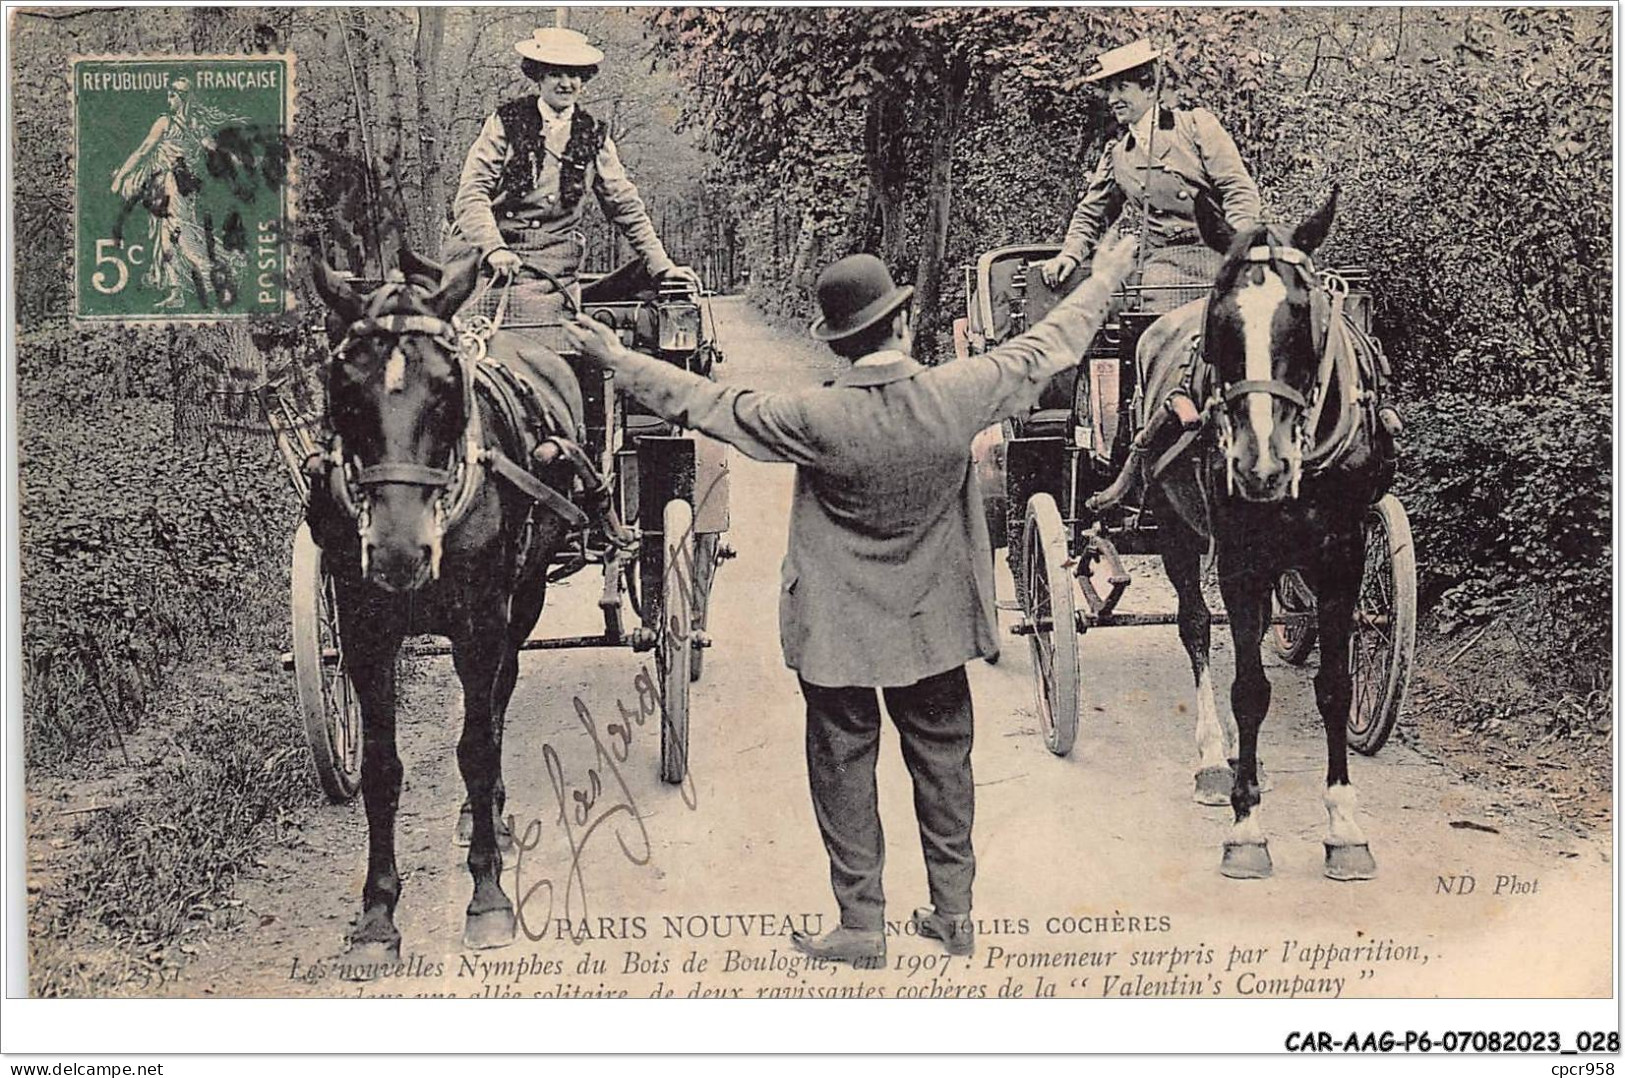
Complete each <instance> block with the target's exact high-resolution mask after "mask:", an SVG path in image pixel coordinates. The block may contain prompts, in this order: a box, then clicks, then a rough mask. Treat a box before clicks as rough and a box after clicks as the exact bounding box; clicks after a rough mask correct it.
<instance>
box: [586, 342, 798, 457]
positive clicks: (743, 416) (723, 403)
mask: <svg viewBox="0 0 1625 1078" xmlns="http://www.w3.org/2000/svg"><path fill="white" fill-rule="evenodd" d="M564 331H565V335H566V336H568V337H569V339H570V343H571V344H572V345H573V346H574V347H575V349H576V351H578V352H580V353H581V354H582V355H583V356H585V357H586V358H587V359H588V360H590V361H591V362H593V363H596V364H597V365H598V366H600V367H604V368H606V369H608V370H610V371H613V372H614V374H615V385H616V388H617V389H620V390H622V391H623V392H625V393H627V394H629V395H631V396H632V397H633V398H634V399H636V400H637V401H638V402H639V403H641V404H642V405H643V406H644V407H646V408H648V409H649V410H650V411H652V412H654V413H655V414H656V415H658V416H660V417H661V418H662V419H666V420H669V421H670V422H673V423H676V424H679V425H680V426H683V427H685V428H687V429H689V430H697V431H699V432H700V433H702V434H707V435H709V436H711V437H712V438H715V439H717V440H718V441H721V442H727V443H728V444H729V445H731V446H733V447H734V448H736V449H738V450H739V451H740V452H741V453H744V454H745V455H746V456H749V457H753V458H754V459H756V460H765V461H781V462H785V463H789V464H807V463H810V462H811V461H812V460H813V459H814V458H815V457H816V455H817V454H816V451H815V449H814V447H813V445H812V443H811V439H810V438H809V437H808V435H807V432H806V419H805V414H804V412H803V409H802V406H801V398H800V396H799V395H798V394H795V393H774V392H765V391H762V390H753V389H740V388H738V387H736V386H719V385H717V384H716V383H715V382H713V381H711V380H710V379H709V378H702V377H700V376H699V375H697V374H693V373H691V372H689V371H685V370H682V369H681V368H678V367H674V366H672V365H671V364H670V363H666V362H663V361H661V360H658V359H652V358H650V357H649V356H645V355H642V354H641V353H638V352H634V351H632V350H631V349H630V348H627V347H626V346H625V345H623V344H621V342H620V339H619V338H617V337H616V336H615V332H614V331H613V330H611V329H610V328H609V327H608V326H606V325H604V324H603V323H602V322H598V321H594V320H593V319H591V318H588V317H586V316H585V315H577V316H576V319H575V321H573V322H566V323H565V324H564Z"/></svg>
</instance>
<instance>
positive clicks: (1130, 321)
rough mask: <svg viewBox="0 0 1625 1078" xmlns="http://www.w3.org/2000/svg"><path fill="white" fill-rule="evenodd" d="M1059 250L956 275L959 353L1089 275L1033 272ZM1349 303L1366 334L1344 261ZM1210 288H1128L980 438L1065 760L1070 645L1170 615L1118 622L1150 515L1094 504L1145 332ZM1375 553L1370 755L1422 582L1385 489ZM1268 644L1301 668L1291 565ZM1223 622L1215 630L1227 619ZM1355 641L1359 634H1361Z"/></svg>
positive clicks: (1360, 702) (1153, 530) (981, 261)
mask: <svg viewBox="0 0 1625 1078" xmlns="http://www.w3.org/2000/svg"><path fill="white" fill-rule="evenodd" d="M1059 251H1060V248H1059V246H1057V245H1054V244H1049V245H1044V244H1017V245H1011V246H1004V247H997V248H994V249H992V250H989V251H987V252H985V253H984V254H982V255H981V256H980V257H979V258H978V259H977V260H976V262H975V263H974V264H973V265H967V266H965V267H964V271H963V272H964V289H965V298H966V312H965V316H964V317H963V318H960V319H958V320H957V321H956V322H955V325H954V345H955V351H956V353H957V354H958V355H960V356H962V357H963V356H969V355H977V354H980V353H983V352H986V351H989V350H991V349H993V348H995V347H997V346H998V345H1000V344H1002V343H1003V342H1005V341H1008V340H1010V339H1011V338H1013V337H1015V336H1017V335H1019V334H1020V333H1022V332H1024V331H1026V330H1027V329H1028V328H1030V327H1032V326H1034V325H1036V324H1037V323H1038V322H1039V321H1040V320H1042V319H1043V317H1044V316H1045V315H1046V314H1048V313H1049V311H1050V310H1051V309H1052V308H1053V307H1054V306H1055V305H1056V304H1057V303H1058V302H1060V301H1061V300H1062V299H1063V298H1065V296H1066V295H1067V294H1068V293H1070V292H1071V291H1072V290H1073V289H1075V288H1077V287H1078V286H1079V285H1081V284H1082V283H1083V281H1084V280H1086V279H1087V274H1086V273H1084V272H1075V273H1074V274H1073V277H1072V279H1071V280H1070V281H1069V282H1068V283H1067V284H1066V285H1064V286H1063V287H1062V288H1061V289H1059V290H1057V289H1052V288H1050V287H1049V286H1047V285H1046V284H1045V283H1044V281H1043V278H1042V276H1041V275H1040V273H1039V268H1038V267H1039V263H1041V262H1043V261H1045V260H1047V259H1049V258H1051V257H1053V256H1054V255H1056V254H1057V253H1059ZM1337 275H1338V276H1339V277H1341V278H1342V279H1343V280H1344V281H1346V282H1347V283H1348V285H1349V291H1348V295H1347V297H1346V300H1345V306H1344V310H1345V313H1346V314H1347V315H1348V317H1349V318H1350V319H1351V320H1352V321H1353V322H1354V324H1355V325H1356V326H1357V327H1358V328H1359V329H1360V330H1361V331H1363V332H1364V333H1367V334H1369V333H1370V332H1371V308H1372V303H1371V282H1370V275H1369V273H1368V272H1367V271H1365V270H1363V269H1360V268H1346V269H1340V270H1339V271H1337ZM1207 294H1208V289H1207V288H1206V287H1205V286H1197V287H1193V286H1184V285H1181V286H1143V285H1139V284H1136V283H1133V282H1132V279H1131V282H1130V283H1127V284H1125V285H1123V286H1121V287H1120V288H1119V290H1118V292H1117V294H1116V295H1115V296H1114V298H1113V301H1112V304H1111V306H1110V308H1109V310H1108V316H1107V320H1106V322H1105V324H1104V325H1103V326H1102V327H1101V329H1100V331H1099V333H1097V334H1096V336H1095V338H1094V340H1093V341H1092V342H1091V343H1090V345H1089V346H1088V348H1087V350H1086V351H1085V352H1084V354H1083V356H1082V357H1081V358H1080V360H1079V362H1078V364H1077V365H1076V366H1074V367H1072V368H1069V369H1068V370H1066V371H1063V372H1062V373H1060V374H1058V375H1056V376H1055V377H1054V378H1053V379H1051V380H1050V382H1049V384H1048V385H1046V386H1045V387H1044V389H1043V391H1042V393H1041V394H1040V397H1039V400H1038V402H1037V404H1036V406H1035V407H1034V408H1033V409H1032V410H1030V411H1029V412H1028V413H1027V414H1026V415H1024V416H1018V417H1015V418H1012V419H1007V420H1005V421H1004V422H1003V423H1002V424H1000V425H999V426H998V427H992V428H989V429H987V430H985V431H983V432H982V433H981V434H980V435H978V436H977V438H976V440H975V441H974V442H973V444H972V447H971V454H972V460H973V464H974V467H975V471H976V474H977V476H978V479H979V481H980V487H981V492H982V500H983V508H984V512H985V514H986V517H987V522H988V534H989V536H990V538H991V539H992V542H993V545H994V547H995V548H999V547H1004V548H1007V558H1008V561H1009V565H1010V571H1011V577H1012V579H1013V581H1014V584H1015V592H1016V594H1015V598H1014V600H1013V601H1008V600H1007V601H1002V602H1000V604H999V607H1000V609H1001V610H1009V611H1014V612H1019V614H1020V615H1021V617H1020V620H1019V621H1018V622H1017V623H1016V625H1015V626H1014V629H1013V631H1014V632H1015V633H1016V634H1017V635H1021V636H1026V637H1027V638H1028V640H1029V642H1030V644H1031V649H1032V653H1033V673H1034V690H1035V706H1036V709H1037V711H1038V713H1039V717H1040V720H1041V722H1040V725H1041V727H1042V730H1043V735H1044V739H1045V742H1046V744H1047V745H1048V747H1049V748H1050V750H1051V751H1052V752H1055V753H1056V754H1057V755H1066V754H1067V753H1068V752H1070V751H1071V748H1072V745H1073V742H1074V739H1075V738H1076V735H1077V722H1078V714H1079V705H1078V694H1079V691H1080V688H1081V686H1080V673H1081V671H1080V667H1079V659H1078V648H1079V644H1078V642H1079V640H1080V639H1081V638H1082V636H1083V635H1084V634H1085V633H1086V632H1087V631H1088V630H1090V629H1094V628H1101V627H1110V626H1127V625H1151V624H1172V623H1173V622H1174V620H1175V619H1174V616H1173V615H1171V614H1152V613H1124V612H1121V611H1119V610H1118V609H1117V604H1118V601H1119V599H1120V598H1121V597H1122V596H1123V594H1124V592H1125V590H1126V589H1127V587H1128V585H1129V583H1130V581H1131V579H1132V578H1131V576H1130V573H1129V572H1128V570H1127V569H1126V568H1125V565H1124V563H1123V561H1122V560H1121V557H1122V556H1123V555H1132V554H1153V553H1157V552H1158V543H1157V522H1156V520H1155V518H1154V515H1153V513H1152V512H1151V511H1150V509H1149V508H1148V507H1147V506H1146V505H1145V503H1144V499H1125V500H1123V501H1122V502H1120V503H1118V504H1116V505H1114V506H1112V507H1110V508H1107V509H1105V510H1103V511H1100V512H1092V511H1090V510H1089V508H1088V507H1087V503H1088V500H1089V498H1090V497H1091V496H1093V495H1094V494H1096V493H1098V492H1100V491H1103V490H1105V489H1106V488H1107V487H1108V486H1110V485H1111V484H1112V483H1113V481H1114V480H1116V479H1117V477H1118V475H1119V474H1120V473H1121V472H1122V470H1123V467H1124V465H1125V464H1126V463H1127V461H1128V457H1129V453H1130V448H1131V446H1132V443H1133V439H1134V436H1135V435H1136V433H1137V430H1136V421H1137V420H1136V417H1137V416H1140V415H1142V414H1144V409H1143V408H1142V405H1141V402H1140V400H1139V399H1138V398H1139V394H1140V393H1141V391H1142V380H1143V375H1144V372H1143V371H1141V370H1140V369H1139V364H1138V361H1137V356H1136V351H1137V347H1138V344H1139V342H1140V339H1141V337H1142V336H1143V335H1144V334H1145V332H1146V330H1147V329H1148V328H1149V327H1150V326H1151V324H1152V323H1153V322H1155V321H1156V320H1157V319H1158V318H1160V317H1161V316H1162V314H1163V313H1165V312H1167V311H1170V310H1173V309H1175V308H1177V307H1179V306H1181V305H1183V304H1185V303H1187V302H1190V301H1192V300H1199V299H1204V298H1206V296H1207ZM1366 531H1367V545H1368V550H1369V551H1371V552H1372V554H1371V556H1369V557H1368V561H1367V566H1366V580H1365V584H1364V585H1363V590H1362V596H1361V604H1362V605H1361V608H1360V610H1359V611H1357V614H1356V621H1357V630H1358V634H1364V636H1369V637H1371V638H1372V640H1371V642H1370V646H1365V644H1364V643H1361V644H1360V646H1357V647H1355V648H1354V651H1353V655H1352V657H1351V665H1355V666H1357V667H1359V669H1356V671H1355V674H1356V686H1357V690H1358V687H1359V686H1360V685H1362V684H1368V685H1371V686H1374V687H1373V688H1372V690H1371V691H1370V692H1369V693H1367V694H1366V695H1365V696H1364V697H1361V695H1360V693H1359V692H1358V691H1357V692H1356V701H1355V706H1354V708H1353V709H1352V711H1351V714H1350V719H1349V734H1350V744H1351V745H1353V746H1354V747H1355V748H1357V749H1359V750H1360V751H1363V752H1375V751H1377V750H1378V749H1379V748H1381V746H1382V744H1383V743H1384V742H1385V741H1386V739H1387V737H1388V734H1389V732H1391V730H1392V729H1393V727H1394V724H1395V722H1396V721H1397V717H1398V711H1399V708H1400V706H1401V704H1402V702H1403V698H1404V694H1405V688H1406V683H1407V681H1408V678H1409V667H1410V662H1411V654H1412V652H1413V650H1414V647H1415V621H1416V612H1415V605H1416V582H1415V560H1414V552H1413V551H1412V549H1411V541H1410V527H1409V522H1408V520H1407V519H1406V518H1405V513H1404V509H1403V507H1402V506H1401V505H1400V503H1399V502H1398V500H1397V499H1395V498H1394V497H1393V496H1392V495H1388V496H1385V497H1384V498H1383V499H1382V500H1381V501H1380V502H1379V503H1378V504H1377V505H1375V506H1373V507H1372V509H1371V511H1370V513H1369V514H1368V518H1367V523H1366ZM1275 598H1276V609H1275V618H1274V620H1275V626H1274V640H1275V644H1276V647H1277V650H1278V651H1279V652H1280V654H1281V655H1282V657H1283V658H1285V659H1286V660H1287V661H1288V662H1291V663H1301V662H1304V661H1306V659H1307V658H1308V656H1309V653H1310V651H1311V649H1312V648H1313V646H1314V641H1315V628H1314V625H1315V620H1314V619H1315V613H1314V607H1313V596H1312V595H1310V594H1309V591H1308V589H1307V588H1306V587H1305V586H1304V584H1303V582H1302V581H1301V579H1299V578H1298V576H1297V574H1296V572H1294V571H1288V572H1287V573H1286V574H1285V575H1284V576H1283V577H1282V579H1281V581H1280V583H1279V585H1278V586H1277V588H1276V593H1275ZM1223 617H1224V615H1223V614H1222V613H1220V614H1219V615H1218V616H1217V617H1215V619H1214V620H1215V621H1222V620H1223ZM1358 634H1357V635H1358Z"/></svg>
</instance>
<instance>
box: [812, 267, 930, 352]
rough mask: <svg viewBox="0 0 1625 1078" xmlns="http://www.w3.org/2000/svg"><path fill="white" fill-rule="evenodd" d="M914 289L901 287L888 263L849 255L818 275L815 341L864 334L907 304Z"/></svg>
mask: <svg viewBox="0 0 1625 1078" xmlns="http://www.w3.org/2000/svg"><path fill="white" fill-rule="evenodd" d="M913 294H914V289H913V288H899V287H897V285H896V284H895V283H893V281H892V279H891V271H890V270H888V269H886V264H885V263H884V262H882V261H880V259H878V258H876V257H875V256H874V255H871V254H857V255H847V256H846V257H845V258H843V259H841V260H840V261H838V262H835V263H833V264H832V265H831V266H830V267H829V268H828V269H826V270H825V271H824V272H823V273H821V274H819V275H818V309H819V311H821V312H822V314H821V317H820V318H819V319H818V321H816V322H814V323H813V324H812V325H811V326H810V327H809V332H811V333H812V335H813V339H814V340H818V341H838V340H840V339H841V338H842V337H850V336H852V335H853V334H854V333H862V332H863V331H864V330H866V329H868V328H869V327H870V326H872V325H874V324H875V323H876V322H879V321H880V320H881V319H882V318H885V317H887V316H888V315H890V314H891V313H892V312H893V311H895V310H897V308H899V307H901V306H902V305H903V304H905V303H907V302H908V298H909V297H910V296H912V295H913Z"/></svg>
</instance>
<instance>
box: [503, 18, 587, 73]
mask: <svg viewBox="0 0 1625 1078" xmlns="http://www.w3.org/2000/svg"><path fill="white" fill-rule="evenodd" d="M513 47H514V51H515V52H517V53H519V55H520V56H523V57H524V58H525V59H527V60H535V61H536V62H538V63H543V64H553V65H554V66H556V67H596V66H597V65H598V64H600V63H602V62H603V60H604V54H603V53H602V52H599V51H598V50H597V49H596V48H594V47H593V44H592V42H590V41H588V40H587V35H585V34H583V33H581V32H580V31H577V30H566V29H564V28H562V27H558V26H544V27H541V28H540V29H538V30H537V31H536V32H535V33H533V34H532V35H531V36H530V37H527V38H526V39H525V40H523V41H516V42H514V46H513Z"/></svg>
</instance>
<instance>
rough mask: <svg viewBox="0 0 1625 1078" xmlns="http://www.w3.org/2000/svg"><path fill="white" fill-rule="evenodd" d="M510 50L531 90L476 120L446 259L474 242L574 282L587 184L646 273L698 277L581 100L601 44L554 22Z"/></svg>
mask: <svg viewBox="0 0 1625 1078" xmlns="http://www.w3.org/2000/svg"><path fill="white" fill-rule="evenodd" d="M514 50H515V51H516V52H518V53H519V55H520V56H522V57H523V58H524V59H523V60H522V61H521V64H520V70H521V71H523V72H524V74H525V76H526V77H527V78H529V79H531V80H532V81H533V82H535V83H536V88H537V92H536V93H535V94H528V95H526V96H524V97H520V98H517V99H515V100H513V101H509V102H507V103H506V104H504V105H502V106H501V107H499V108H498V109H497V110H496V112H494V113H492V114H491V115H490V116H489V117H487V118H486V120H485V124H484V125H483V126H482V127H481V128H480V133H479V136H478V137H477V138H476V139H475V140H474V145H473V146H472V147H471V148H470V149H469V151H468V158H467V160H466V161H465V163H464V164H463V174H462V180H461V182H460V183H459V184H458V188H457V197H456V199H455V200H454V201H453V203H452V222H451V226H450V228H449V231H448V235H447V237H446V243H445V244H444V245H443V250H442V254H443V255H444V256H445V257H446V258H448V259H449V258H453V257H456V256H457V255H459V254H461V253H463V252H465V251H466V250H467V248H469V247H474V248H476V249H478V250H479V251H480V252H481V253H482V255H483V256H484V258H485V263H486V265H487V266H488V267H489V268H490V270H491V271H492V272H494V273H497V274H503V275H518V274H520V273H522V271H523V270H524V269H525V268H527V267H529V268H532V269H541V270H545V271H546V272H548V273H550V274H552V275H553V276H554V277H556V278H558V279H559V281H560V282H561V283H563V284H564V285H565V286H566V287H567V288H569V289H571V290H572V291H574V290H575V288H576V275H577V273H578V272H579V270H580V268H581V259H582V255H583V246H584V243H583V238H582V236H581V232H580V227H581V219H582V214H583V210H584V208H585V203H584V196H585V195H586V193H587V192H588V191H589V190H590V191H592V193H593V195H594V196H595V197H596V198H597V199H598V202H599V205H600V206H601V207H602V208H603V211H604V216H605V217H607V218H608V219H609V220H611V221H613V222H614V223H615V225H616V227H618V228H619V229H620V230H621V233H622V234H623V235H624V236H625V237H626V239H627V241H628V243H630V244H631V247H632V250H633V251H634V252H636V253H637V255H638V257H639V258H640V259H641V260H642V262H643V266H644V269H645V270H646V271H647V272H648V274H649V276H651V277H655V278H660V277H665V276H668V275H673V274H675V275H678V276H681V277H684V278H687V279H688V280H690V281H691V282H693V283H694V284H695V285H696V286H697V285H698V283H699V282H698V280H697V279H696V278H695V277H694V273H693V271H692V270H689V269H687V268H686V267H679V266H677V265H676V264H675V263H674V262H673V261H672V258H671V256H670V255H668V254H667V253H666V248H665V246H664V245H663V244H662V243H661V242H660V237H659V236H658V235H657V234H656V233H655V227H654V224H653V222H651V221H650V220H649V212H648V210H647V209H646V208H645V207H644V204H643V199H642V198H641V197H640V196H639V195H638V189H637V187H636V186H635V185H634V184H633V183H632V180H631V178H630V177H629V176H628V175H627V174H626V169H625V167H624V166H623V165H622V164H621V158H620V155H619V154H618V153H617V152H616V150H615V143H614V141H613V140H612V139H611V138H610V137H609V127H608V125H607V124H605V123H604V122H602V121H601V120H598V119H596V118H594V117H593V116H592V115H591V114H589V113H588V112H587V110H586V109H584V108H582V107H581V105H580V104H579V100H578V99H579V98H580V96H581V90H582V87H583V86H584V85H585V84H586V82H587V81H588V80H589V79H591V78H592V77H593V76H594V75H596V74H597V72H598V65H599V64H600V63H601V62H602V61H603V59H604V54H603V53H602V52H600V51H599V50H598V49H597V48H595V47H594V46H593V45H592V43H591V42H589V41H588V40H587V38H586V37H585V36H584V35H582V34H580V33H578V32H577V31H574V30H566V29H562V28H558V27H547V28H543V29H539V30H537V31H536V32H535V33H534V34H532V35H531V36H530V37H528V38H526V39H525V40H523V41H520V42H517V43H516V44H515V45H514ZM555 299H556V297H555Z"/></svg>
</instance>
